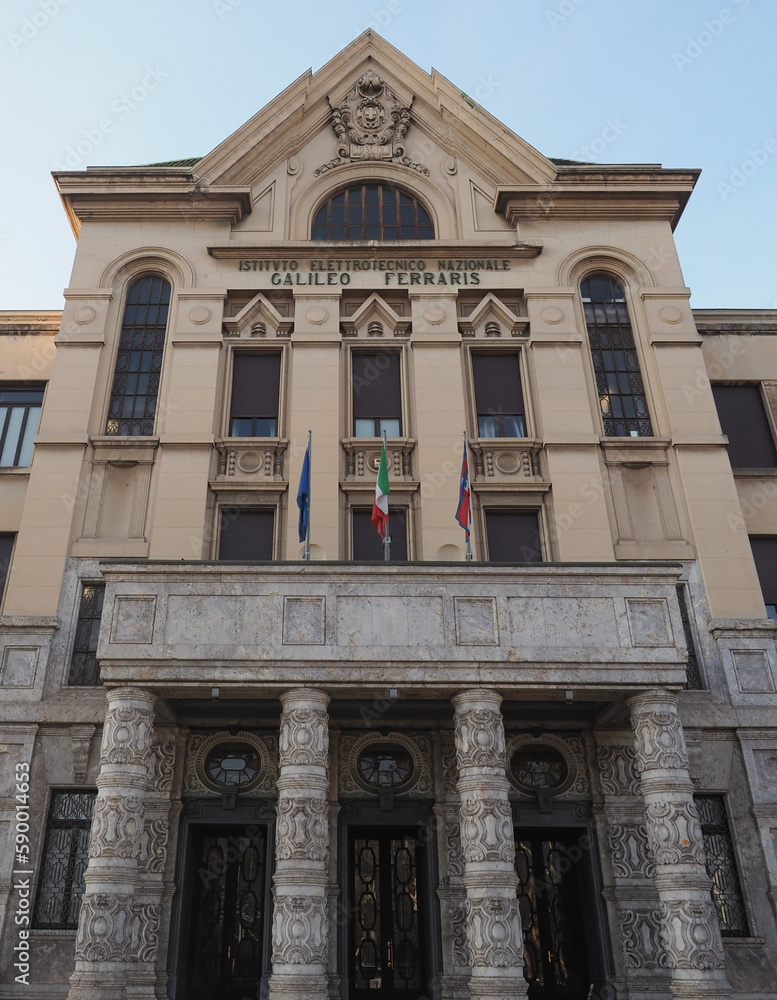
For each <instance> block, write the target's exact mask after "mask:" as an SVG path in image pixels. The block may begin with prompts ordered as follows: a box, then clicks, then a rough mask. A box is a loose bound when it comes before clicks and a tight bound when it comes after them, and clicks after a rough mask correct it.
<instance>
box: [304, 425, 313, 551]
mask: <svg viewBox="0 0 777 1000" xmlns="http://www.w3.org/2000/svg"><path fill="white" fill-rule="evenodd" d="M312 463H313V431H308V523H307V530H306V531H305V553H304V556H303V558H304V560H305V562H310V515H311V506H310V493H311V485H310V484H311V480H312V478H313V475H312V468H311V466H312Z"/></svg>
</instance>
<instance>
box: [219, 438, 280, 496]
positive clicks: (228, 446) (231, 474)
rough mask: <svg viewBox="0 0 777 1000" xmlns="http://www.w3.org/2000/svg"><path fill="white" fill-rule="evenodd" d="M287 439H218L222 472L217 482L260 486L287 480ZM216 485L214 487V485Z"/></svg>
mask: <svg viewBox="0 0 777 1000" xmlns="http://www.w3.org/2000/svg"><path fill="white" fill-rule="evenodd" d="M288 445H289V442H288V440H287V439H286V438H279V437H265V438H217V439H216V450H217V451H218V454H219V470H218V476H217V478H216V483H217V484H220V485H222V486H223V484H224V483H225V482H226V481H227V480H233V481H239V482H241V483H250V484H251V485H260V484H262V483H268V482H270V483H272V482H283V481H284V468H283V467H284V455H285V454H286V449H287V448H288ZM211 485H213V484H211Z"/></svg>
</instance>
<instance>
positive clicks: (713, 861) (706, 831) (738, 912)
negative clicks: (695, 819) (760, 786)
mask: <svg viewBox="0 0 777 1000" xmlns="http://www.w3.org/2000/svg"><path fill="white" fill-rule="evenodd" d="M694 801H695V803H696V808H697V809H698V811H699V822H700V824H701V834H702V837H703V838H704V853H705V854H706V856H707V874H708V875H709V877H710V879H711V880H712V902H713V903H714V904H715V909H716V910H717V913H718V920H719V921H720V933H721V934H722V935H723V937H747V936H748V933H749V931H748V926H747V914H746V912H745V903H744V899H743V897H742V886H741V884H740V881H739V871H738V870H737V861H736V855H735V853H734V842H733V841H732V839H731V829H730V827H729V824H728V816H727V815H726V802H725V799H724V797H723V796H722V795H694Z"/></svg>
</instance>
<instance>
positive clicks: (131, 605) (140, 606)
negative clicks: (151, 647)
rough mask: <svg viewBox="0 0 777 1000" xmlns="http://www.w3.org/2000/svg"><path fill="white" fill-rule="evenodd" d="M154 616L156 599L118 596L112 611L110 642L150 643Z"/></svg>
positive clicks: (152, 636)
mask: <svg viewBox="0 0 777 1000" xmlns="http://www.w3.org/2000/svg"><path fill="white" fill-rule="evenodd" d="M155 615H156V597H129V596H121V595H119V596H118V597H117V598H116V604H115V606H114V609H113V627H112V629H111V642H132V643H144V644H145V643H150V642H152V641H153V638H154V617H155Z"/></svg>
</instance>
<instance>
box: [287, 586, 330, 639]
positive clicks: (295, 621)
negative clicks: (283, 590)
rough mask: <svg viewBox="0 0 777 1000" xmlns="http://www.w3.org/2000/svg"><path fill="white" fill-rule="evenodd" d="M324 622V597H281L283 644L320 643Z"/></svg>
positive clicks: (322, 637)
mask: <svg viewBox="0 0 777 1000" xmlns="http://www.w3.org/2000/svg"><path fill="white" fill-rule="evenodd" d="M325 623H326V598H325V597H284V598H283V642H284V645H291V646H295V645H302V646H310V645H321V644H322V643H323V642H324V628H325Z"/></svg>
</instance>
